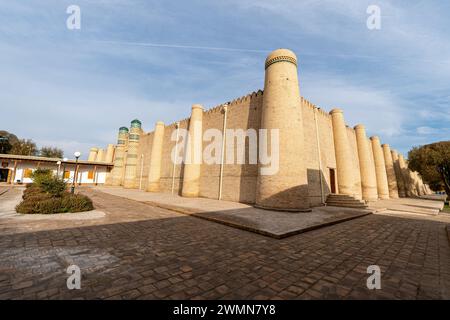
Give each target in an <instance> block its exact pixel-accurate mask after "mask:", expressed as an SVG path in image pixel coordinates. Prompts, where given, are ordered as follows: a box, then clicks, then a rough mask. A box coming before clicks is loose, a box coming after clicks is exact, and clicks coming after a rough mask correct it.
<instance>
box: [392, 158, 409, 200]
mask: <svg viewBox="0 0 450 320" xmlns="http://www.w3.org/2000/svg"><path fill="white" fill-rule="evenodd" d="M391 155H392V161H393V163H394V171H395V176H396V177H397V187H398V196H399V197H401V198H404V197H406V190H405V179H404V178H403V173H402V169H401V168H400V163H399V159H398V152H397V151H396V150H391Z"/></svg>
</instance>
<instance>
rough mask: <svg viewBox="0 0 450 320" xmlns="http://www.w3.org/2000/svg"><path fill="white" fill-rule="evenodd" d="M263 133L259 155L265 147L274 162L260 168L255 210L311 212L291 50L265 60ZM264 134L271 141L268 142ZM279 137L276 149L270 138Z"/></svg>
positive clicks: (260, 164)
mask: <svg viewBox="0 0 450 320" xmlns="http://www.w3.org/2000/svg"><path fill="white" fill-rule="evenodd" d="M260 129H261V130H264V131H261V132H260V135H259V146H260V151H261V150H262V149H261V145H262V144H263V147H262V148H263V149H264V150H265V151H267V152H264V153H266V154H267V155H269V156H271V157H272V159H271V161H272V162H271V164H268V165H265V164H262V163H261V162H259V164H258V178H257V186H256V204H255V206H257V207H259V208H263V209H273V210H283V211H309V210H310V203H309V195H308V177H307V168H306V165H305V148H304V134H303V115H302V105H301V100H300V89H299V84H298V74H297V57H296V56H295V54H294V53H293V52H292V51H290V50H287V49H278V50H275V51H273V52H272V53H270V54H269V55H268V57H267V59H266V62H265V80H264V94H263V104H262V113H261V126H260ZM263 134H266V137H269V138H267V139H265V141H264V139H261V136H262V135H263ZM276 136H278V143H277V144H276V145H274V144H273V143H272V142H271V141H272V140H271V137H276ZM274 139H275V138H274ZM272 146H273V148H272ZM260 153H261V152H260ZM260 160H261V158H260ZM274 161H278V163H275V162H274Z"/></svg>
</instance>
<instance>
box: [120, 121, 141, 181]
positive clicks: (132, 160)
mask: <svg viewBox="0 0 450 320" xmlns="http://www.w3.org/2000/svg"><path fill="white" fill-rule="evenodd" d="M140 135H141V122H140V121H139V120H137V119H134V120H133V121H131V127H130V135H129V136H128V153H127V158H126V163H125V177H124V181H123V187H124V188H136V167H137V161H138V149H139V137H140Z"/></svg>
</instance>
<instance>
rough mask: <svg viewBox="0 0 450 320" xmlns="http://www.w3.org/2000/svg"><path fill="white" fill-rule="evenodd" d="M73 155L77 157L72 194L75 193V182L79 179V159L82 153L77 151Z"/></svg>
mask: <svg viewBox="0 0 450 320" xmlns="http://www.w3.org/2000/svg"><path fill="white" fill-rule="evenodd" d="M73 155H74V156H75V170H74V172H73V179H72V187H71V188H70V192H71V193H72V194H74V193H75V180H76V179H77V174H78V158H79V157H80V156H81V152H79V151H77V152H75V153H74V154H73Z"/></svg>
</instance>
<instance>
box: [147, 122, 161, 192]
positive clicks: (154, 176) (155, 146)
mask: <svg viewBox="0 0 450 320" xmlns="http://www.w3.org/2000/svg"><path fill="white" fill-rule="evenodd" d="M163 141H164V122H161V121H158V122H157V123H156V126H155V132H154V133H153V143H152V151H151V154H150V170H149V173H148V185H147V191H150V192H159V180H160V178H161V160H162V149H163Z"/></svg>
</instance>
